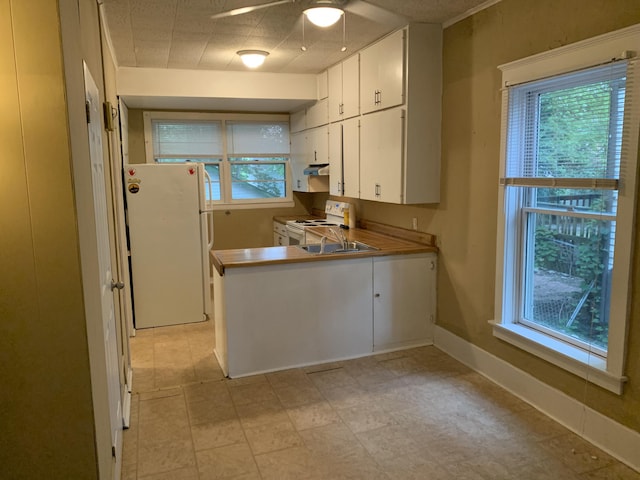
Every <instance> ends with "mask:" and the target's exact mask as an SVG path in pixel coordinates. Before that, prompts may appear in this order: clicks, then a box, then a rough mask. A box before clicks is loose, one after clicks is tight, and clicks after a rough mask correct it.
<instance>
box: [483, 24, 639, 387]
mask: <svg viewBox="0 0 640 480" xmlns="http://www.w3.org/2000/svg"><path fill="white" fill-rule="evenodd" d="M638 42H640V25H635V26H632V27H628V28H625V29H622V30H618V31H615V32H611V33H608V34H604V35H600V36H598V37H594V38H592V39H588V40H584V41H582V42H578V43H575V44H571V45H567V46H565V47H561V48H558V49H555V50H551V51H549V52H544V53H541V54H538V55H534V56H532V57H527V58H524V59H521V60H517V61H514V62H511V63H508V64H504V65H500V66H499V67H498V68H499V69H500V70H501V71H502V82H503V83H502V86H503V91H502V120H501V122H502V131H501V142H500V176H501V177H503V176H504V173H505V172H506V161H507V147H509V148H513V145H508V142H507V139H508V132H507V125H508V121H509V94H508V89H509V87H511V86H514V85H518V84H522V83H527V82H532V81H536V80H541V79H545V78H550V77H554V76H557V75H561V74H566V73H570V72H577V71H580V70H584V69H587V68H591V67H594V66H597V65H601V64H605V63H607V62H609V61H611V60H612V59H615V58H617V57H619V56H620V52H627V51H632V49H633V48H634V45H638ZM638 62H639V60H638V59H637V57H636V58H634V59H632V60H630V61H629V69H630V70H631V69H632V71H633V77H634V81H633V82H627V96H628V98H633V104H632V105H631V104H630V103H631V102H630V101H627V102H626V105H625V113H624V126H623V130H624V131H623V151H624V152H623V155H625V158H624V159H623V161H624V162H625V170H624V172H621V174H620V180H619V188H618V206H617V208H618V210H617V216H616V239H615V247H614V256H615V263H614V268H613V271H612V280H611V284H612V287H611V299H610V302H611V305H610V311H609V338H608V348H607V356H606V358H603V357H602V356H601V355H597V354H596V352H594V351H590V350H585V349H583V348H580V347H579V346H576V345H574V344H571V343H570V342H565V341H562V340H559V339H558V338H556V337H553V336H550V335H546V334H544V333H543V332H541V331H539V330H534V329H531V328H529V327H527V326H525V325H523V324H521V323H519V320H520V319H519V315H518V314H517V313H518V309H519V308H520V307H521V305H519V302H520V295H521V292H523V285H521V278H522V275H520V271H519V268H520V266H519V265H520V263H521V262H520V261H519V259H523V258H524V257H523V255H524V252H523V251H522V249H523V238H522V232H524V231H525V230H524V225H523V222H524V221H525V218H524V217H525V216H526V215H521V214H520V212H519V210H518V209H517V208H514V209H512V210H509V209H508V208H507V207H508V205H509V204H511V205H513V204H515V203H514V202H522V201H523V199H519V198H518V196H520V195H524V191H521V190H523V189H513V188H511V189H510V188H506V186H505V185H503V184H501V185H500V186H499V187H498V205H499V209H498V231H497V242H496V243H497V245H496V253H497V255H496V288H495V319H494V320H492V321H491V322H490V323H491V324H492V325H493V334H494V336H496V337H497V338H499V339H501V340H504V341H506V342H509V343H511V344H513V345H515V346H517V347H519V348H521V349H523V350H525V351H527V352H529V353H531V354H534V355H536V356H538V357H540V358H543V359H544V360H546V361H548V362H551V363H553V364H554V365H557V366H559V367H560V368H563V369H565V370H567V371H570V372H571V373H573V374H575V375H578V376H580V377H582V378H585V379H586V380H588V381H589V382H592V383H594V384H596V385H599V386H601V387H603V388H605V389H607V390H609V391H612V392H615V393H617V394H621V393H622V391H623V386H624V382H625V381H626V377H625V376H624V367H625V357H626V347H627V332H628V324H629V313H630V312H629V308H630V299H631V288H630V280H631V273H632V272H631V263H632V262H631V260H632V254H633V247H634V239H635V238H634V237H635V232H634V229H635V224H634V218H635V208H636V184H635V182H636V169H637V152H638V132H639V130H640V128H639V123H640V121H639V118H638V117H639V116H640V115H639V114H638V110H639V109H640V108H639V105H638V104H639V103H640V98H639V97H640V85H639V84H640V78H639V76H640V75H638V73H640V66H639V64H638ZM516 128H517V127H516ZM520 147H522V145H520ZM521 204H522V203H521ZM519 236H520V237H519Z"/></svg>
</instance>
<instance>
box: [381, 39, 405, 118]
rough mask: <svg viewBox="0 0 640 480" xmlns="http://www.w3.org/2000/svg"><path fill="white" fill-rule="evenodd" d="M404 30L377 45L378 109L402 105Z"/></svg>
mask: <svg viewBox="0 0 640 480" xmlns="http://www.w3.org/2000/svg"><path fill="white" fill-rule="evenodd" d="M404 33H405V32H404V30H399V31H397V32H396V33H394V34H393V35H390V36H388V37H387V38H385V39H383V40H381V41H380V43H379V46H378V48H379V50H378V55H379V56H378V61H379V63H378V90H379V93H378V109H383V108H389V107H395V106H397V105H402V104H403V103H404Z"/></svg>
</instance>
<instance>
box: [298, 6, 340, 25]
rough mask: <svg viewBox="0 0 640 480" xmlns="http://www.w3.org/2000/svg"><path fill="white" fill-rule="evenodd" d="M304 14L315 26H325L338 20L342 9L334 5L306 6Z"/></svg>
mask: <svg viewBox="0 0 640 480" xmlns="http://www.w3.org/2000/svg"><path fill="white" fill-rule="evenodd" d="M304 14H305V15H306V16H307V18H308V19H309V21H310V22H311V23H313V24H314V25H316V26H317V27H322V28H326V27H330V26H331V25H334V24H335V23H336V22H337V21H338V20H340V17H342V15H344V11H343V10H342V9H340V8H336V7H311V8H307V9H306V10H305V11H304Z"/></svg>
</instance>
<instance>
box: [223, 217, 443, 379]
mask: <svg viewBox="0 0 640 480" xmlns="http://www.w3.org/2000/svg"><path fill="white" fill-rule="evenodd" d="M364 226H367V227H369V228H366V229H361V228H358V229H351V230H348V231H347V234H346V236H347V240H349V241H359V242H363V243H366V244H367V245H370V246H372V247H375V248H376V250H369V251H361V252H353V253H326V254H313V253H309V252H306V251H304V250H302V249H301V248H300V247H298V246H282V247H266V248H251V249H237V250H214V251H212V252H211V259H212V263H213V265H214V267H215V272H214V315H215V318H214V320H215V330H216V345H215V354H216V357H217V358H218V361H219V363H220V365H221V367H222V369H223V371H224V373H225V375H227V376H229V377H241V376H246V375H252V374H257V373H264V372H269V371H274V370H281V369H286V368H292V367H298V366H303V365H311V364H317V363H324V362H330V361H336V360H342V359H347V358H355V357H360V356H366V355H370V354H372V353H374V352H376V353H377V352H383V351H390V350H396V349H402V348H408V347H412V346H417V345H428V344H431V343H432V342H433V325H434V322H435V302H436V291H435V282H436V270H437V248H436V247H435V238H434V237H433V236H431V235H428V234H420V233H418V232H413V231H408V230H404V229H395V228H394V229H393V230H392V231H389V230H387V229H386V226H382V225H376V224H373V223H369V224H366V225H364ZM374 230H378V231H374ZM380 231H384V232H385V234H383V233H379V232H380ZM315 233H316V234H317V235H319V236H327V237H329V238H330V236H331V232H330V230H329V229H327V228H323V227H317V229H315ZM389 233H391V234H393V235H389ZM403 234H406V235H403ZM400 235H402V236H404V237H405V238H400ZM331 241H333V240H332V239H331V238H330V239H329V242H331Z"/></svg>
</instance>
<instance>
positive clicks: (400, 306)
mask: <svg viewBox="0 0 640 480" xmlns="http://www.w3.org/2000/svg"><path fill="white" fill-rule="evenodd" d="M436 273H437V256H436V254H435V253H427V254H415V255H394V256H388V257H374V259H373V349H374V351H383V350H393V349H395V348H402V347H409V346H412V345H423V344H425V343H431V342H432V341H433V328H434V322H435V313H436V312H435V306H436Z"/></svg>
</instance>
